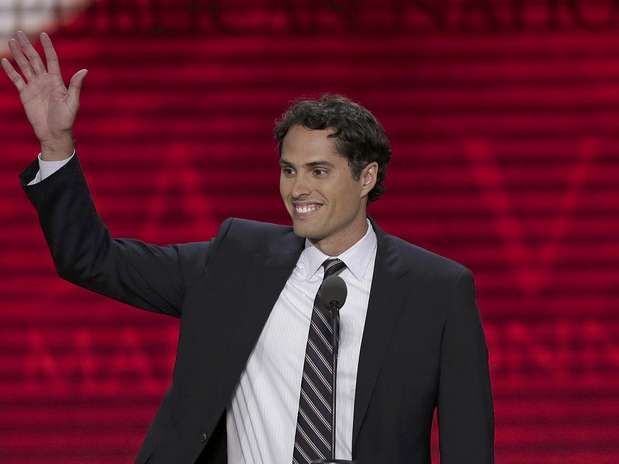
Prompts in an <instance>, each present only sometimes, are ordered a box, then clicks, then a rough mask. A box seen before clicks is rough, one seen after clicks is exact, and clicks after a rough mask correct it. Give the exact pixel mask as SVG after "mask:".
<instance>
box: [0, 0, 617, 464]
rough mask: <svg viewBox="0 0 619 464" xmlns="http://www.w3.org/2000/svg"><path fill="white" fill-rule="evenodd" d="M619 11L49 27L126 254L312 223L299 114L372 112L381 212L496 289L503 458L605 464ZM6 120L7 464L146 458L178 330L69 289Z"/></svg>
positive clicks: (131, 5) (2, 428) (116, 10)
mask: <svg viewBox="0 0 619 464" xmlns="http://www.w3.org/2000/svg"><path fill="white" fill-rule="evenodd" d="M615 3H616V2H612V1H610V0H608V1H603V0H600V1H592V2H589V1H588V2H577V1H560V0H548V1H545V0H537V1H531V2H527V1H524V0H522V1H518V0H510V1H508V0H503V1H500V0H495V1H491V0H486V1H470V0H459V1H455V0H454V1H444V2H440V1H430V0H428V1H425V2H423V1H413V0H410V1H403V0H402V1H396V0H394V1H391V2H379V1H377V0H366V1H363V2H361V1H342V2H327V1H322V2H311V3H310V2H303V1H300V2H294V1H290V2H283V1H282V2H278V1H275V0H273V1H267V0H265V1H263V2H249V1H241V0H237V1H228V2H214V1H211V2H185V1H182V2H173V1H169V0H168V1H154V0H153V1H149V0H142V1H135V2H127V1H106V2H96V3H94V4H93V5H91V6H90V7H89V9H87V10H86V11H85V12H83V13H81V14H79V15H78V16H77V17H76V19H75V20H72V21H69V22H67V23H66V24H64V25H61V26H60V27H59V28H58V29H57V30H55V31H52V29H51V28H48V29H47V31H48V32H53V33H52V34H51V35H52V40H53V41H54V44H55V46H56V49H57V51H58V54H59V56H60V59H61V66H62V68H63V73H64V76H65V79H67V80H68V78H69V77H70V76H71V75H72V74H73V73H74V72H75V71H76V70H78V69H80V68H83V67H84V68H87V69H89V73H88V76H87V77H86V80H85V83H84V88H83V90H82V98H81V108H80V113H79V116H78V120H77V123H76V127H75V130H74V135H75V138H76V144H77V147H78V151H79V154H80V159H81V162H82V165H83V167H84V170H85V173H86V176H87V178H88V181H89V185H90V187H91V190H92V193H93V195H94V197H95V201H96V205H97V208H98V210H99V212H100V213H101V215H102V217H103V218H104V220H105V221H106V223H107V224H108V226H109V228H110V230H111V231H112V233H113V235H114V236H116V237H133V238H140V239H142V240H145V241H148V242H153V243H160V244H164V243H174V242H185V241H197V240H206V239H208V238H210V237H211V236H212V235H213V234H214V232H215V231H216V229H217V226H218V224H219V223H220V222H221V221H222V220H223V219H225V218H226V217H229V216H239V217H246V218H253V219H259V220H264V221H270V222H281V223H288V222H289V220H288V217H287V215H286V213H285V210H284V208H283V206H282V205H281V201H280V199H279V196H278V187H277V182H278V166H277V155H276V149H275V143H274V140H273V138H272V135H271V131H272V127H273V123H274V120H275V118H276V117H278V116H279V115H280V114H281V112H282V111H284V110H285V109H286V107H287V106H288V104H289V102H290V101H291V100H292V99H294V98H296V97H299V96H303V95H304V96H311V97H316V96H318V95H320V94H321V93H322V92H327V91H328V92H336V93H342V94H344V95H347V96H349V97H351V98H353V99H355V100H358V101H359V102H361V103H362V104H363V105H365V106H366V107H368V108H369V109H370V110H371V111H372V112H373V113H374V114H375V115H376V116H377V118H378V119H379V120H380V121H381V122H382V124H383V125H384V127H385V129H386V131H387V134H388V136H389V137H390V139H391V141H392V145H393V160H392V163H391V164H390V166H389V170H388V174H387V182H386V185H387V193H386V195H385V196H384V197H383V198H382V199H381V200H379V201H378V202H377V203H376V204H372V205H371V207H370V214H371V215H372V216H373V217H374V218H375V219H376V220H377V221H378V222H379V223H380V224H381V226H382V227H383V228H384V229H385V230H386V231H388V232H391V233H395V234H397V235H399V236H402V237H404V238H405V239H407V240H409V241H411V242H413V243H416V244H418V245H421V246H423V247H426V248H429V249H430V250H433V251H435V252H437V253H440V254H443V255H446V256H448V257H450V258H452V259H455V260H458V261H460V262H462V263H463V264H465V265H466V266H468V267H470V268H471V269H472V270H473V272H474V274H475V277H476V285H477V297H478V305H479V309H480V313H481V316H482V320H483V324H484V329H485V333H486V337H487V341H488V347H489V353H490V368H491V376H492V386H493V391H494V401H495V415H496V462H497V463H500V464H528V463H535V464H541V463H548V464H553V463H561V464H590V463H600V464H603V463H616V462H619V388H618V387H619V374H618V372H619V371H618V369H617V368H618V367H619V332H618V330H617V329H618V326H619V316H618V315H617V310H618V306H617V303H618V302H619V272H618V271H617V266H618V264H619V243H618V241H617V235H618V233H619V219H618V216H617V209H618V208H617V206H618V205H619V156H618V154H619V141H618V137H617V129H618V126H619V124H618V122H619V118H618V117H619V83H618V82H619V81H618V78H619V41H618V40H617V34H618V32H619V26H618V25H617V21H616V16H617V15H619V7H614V6H613V5H615ZM192 5H193V6H192ZM195 5H198V6H195ZM5 13H6V12H5ZM34 38H35V39H36V35H35V37H34ZM36 46H37V48H38V49H39V50H40V46H39V44H38V43H37V45H36ZM0 102H1V104H0V123H1V124H0V140H2V157H1V158H0V176H2V179H0V189H1V194H0V221H1V224H2V227H1V228H0V243H1V244H2V253H1V254H0V275H1V279H0V292H1V297H2V300H1V301H2V303H1V305H2V310H1V311H0V461H1V462H3V463H18V462H19V463H23V462H32V463H77V462H89V463H106V464H107V463H120V462H130V461H131V460H132V458H133V456H134V455H135V453H136V452H137V449H138V447H139V444H140V443H141V440H142V438H143V436H144V434H145V432H146V429H147V426H148V423H149V422H150V420H151V419H152V417H153V415H154V412H155V409H156V407H157V405H158V403H159V401H160V399H161V396H162V394H163V392H164V391H165V389H166V388H167V385H168V383H169V382H170V375H171V370H172V366H173V363H174V354H175V349H176V339H177V334H178V322H177V321H176V320H174V319H171V318H166V317H164V316H160V315H155V314H152V313H147V312H143V311H136V310H133V309H130V308H129V307H127V306H126V305H124V304H121V303H117V302H114V301H111V300H107V299H105V298H103V297H101V296H99V295H97V294H93V293H89V292H87V291H86V290H83V289H81V288H78V287H76V286H73V285H71V284H69V283H67V282H65V281H63V280H61V279H59V278H58V277H57V275H56V274H55V271H54V267H53V263H52V261H51V257H50V255H49V252H48V250H47V247H46V244H45V241H44V238H43V235H42V233H41V231H40V229H39V227H38V221H37V217H36V214H35V212H34V210H33V208H32V207H31V205H30V204H29V202H28V201H27V198H26V196H25V195H24V193H23V192H22V190H21V188H20V187H19V183H18V179H17V175H18V174H19V172H20V171H21V170H22V169H24V168H25V166H26V165H27V164H28V163H29V162H31V161H32V160H33V159H34V157H35V156H36V154H37V153H38V145H37V143H36V140H35V139H34V136H33V134H32V130H31V128H30V126H29V124H28V123H27V121H26V119H25V117H24V113H23V110H22V108H21V105H20V102H19V99H18V97H17V95H16V91H15V88H14V87H13V86H12V84H11V83H10V82H9V80H8V79H6V78H5V79H4V83H2V84H0ZM433 449H434V456H435V459H434V462H437V460H438V449H437V433H436V424H435V429H434V434H433Z"/></svg>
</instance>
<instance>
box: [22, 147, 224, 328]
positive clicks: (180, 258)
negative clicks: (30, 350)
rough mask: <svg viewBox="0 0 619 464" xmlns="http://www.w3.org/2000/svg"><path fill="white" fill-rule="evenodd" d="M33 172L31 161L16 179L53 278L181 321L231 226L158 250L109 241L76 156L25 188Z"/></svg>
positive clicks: (138, 243) (35, 165) (124, 240)
mask: <svg viewBox="0 0 619 464" xmlns="http://www.w3.org/2000/svg"><path fill="white" fill-rule="evenodd" d="M38 167H39V166H38V160H34V161H33V162H32V163H31V164H30V165H29V166H28V167H27V168H26V169H25V170H24V171H23V172H22V173H21V174H20V176H19V177H20V181H21V185H22V188H23V189H24V191H25V193H26V195H27V196H28V199H29V200H30V202H31V203H32V204H33V206H34V207H35V209H36V211H37V214H38V216H39V222H40V224H41V228H42V230H43V234H44V236H45V239H46V241H47V245H48V247H49V249H50V252H51V254H52V259H53V261H54V265H55V268H56V272H57V274H58V275H59V276H60V277H61V278H63V279H65V280H67V281H69V282H72V283H74V284H76V285H79V286H80V287H83V288H86V289H88V290H92V291H94V292H97V293H100V294H102V295H105V296H108V297H110V298H113V299H115V300H118V301H122V302H124V303H127V304H129V305H132V306H135V307H138V308H142V309H146V310H148V311H154V312H160V313H165V314H168V315H171V316H175V317H180V316H181V311H182V305H183V299H184V295H185V292H186V289H187V288H188V287H189V286H190V285H191V284H192V283H193V282H195V281H196V280H197V279H198V278H199V277H200V276H201V275H202V274H203V273H204V272H205V269H206V265H207V263H208V259H209V255H210V253H212V251H213V249H214V247H216V246H217V243H218V242H219V240H220V239H221V238H222V237H223V236H224V235H225V233H226V231H227V229H228V227H229V223H230V221H229V220H228V221H226V222H224V224H223V225H222V227H221V229H220V234H218V236H217V237H216V238H214V239H212V240H210V241H208V242H193V243H184V244H177V245H167V246H161V245H155V244H150V243H145V242H143V241H141V240H137V239H129V238H112V237H111V236H110V233H109V231H108V228H107V227H106V225H105V223H104V222H103V221H102V219H101V217H100V216H99V214H98V213H97V211H96V209H95V206H94V203H93V201H92V197H91V195H90V191H89V189H88V185H87V183H86V179H85V177H84V174H83V172H82V169H81V166H80V163H79V159H78V156H77V154H76V155H74V156H73V158H71V160H70V161H69V162H67V164H66V165H64V166H63V167H62V168H60V169H59V170H58V171H56V172H54V173H53V174H52V175H51V176H49V177H48V178H45V179H43V180H42V181H41V182H38V183H36V184H33V185H28V183H29V182H30V181H31V180H32V178H33V177H34V176H35V175H36V172H37V170H38Z"/></svg>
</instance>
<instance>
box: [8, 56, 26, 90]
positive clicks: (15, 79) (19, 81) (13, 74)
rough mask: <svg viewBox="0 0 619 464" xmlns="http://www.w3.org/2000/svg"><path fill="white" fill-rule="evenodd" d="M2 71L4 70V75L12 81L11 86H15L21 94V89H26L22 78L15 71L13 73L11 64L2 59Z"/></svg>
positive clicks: (13, 69)
mask: <svg viewBox="0 0 619 464" xmlns="http://www.w3.org/2000/svg"><path fill="white" fill-rule="evenodd" d="M2 69H4V72H5V73H6V75H7V76H9V79H11V81H13V84H15V87H17V90H19V91H20V92H21V91H22V89H23V88H24V87H26V83H25V82H24V80H23V79H22V77H21V76H20V75H19V73H18V72H17V71H15V68H14V67H13V65H12V64H11V62H10V61H9V60H7V59H6V58H2Z"/></svg>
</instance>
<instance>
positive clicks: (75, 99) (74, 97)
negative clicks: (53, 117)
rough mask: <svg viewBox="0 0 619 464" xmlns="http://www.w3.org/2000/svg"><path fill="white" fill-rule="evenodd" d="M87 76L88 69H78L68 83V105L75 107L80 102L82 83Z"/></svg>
mask: <svg viewBox="0 0 619 464" xmlns="http://www.w3.org/2000/svg"><path fill="white" fill-rule="evenodd" d="M86 74H88V69H80V70H79V71H78V72H76V73H75V74H73V77H72V78H71V81H70V82H69V88H68V89H67V92H68V93H69V105H70V106H77V105H78V104H79V101H80V90H81V89H82V82H84V77H86Z"/></svg>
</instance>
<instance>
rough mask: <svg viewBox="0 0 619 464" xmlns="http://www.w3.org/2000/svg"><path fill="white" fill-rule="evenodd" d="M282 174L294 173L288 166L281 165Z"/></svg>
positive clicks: (289, 174)
mask: <svg viewBox="0 0 619 464" xmlns="http://www.w3.org/2000/svg"><path fill="white" fill-rule="evenodd" d="M282 174H283V175H285V176H286V177H288V176H291V175H293V174H294V169H292V168H291V167H289V166H282Z"/></svg>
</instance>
